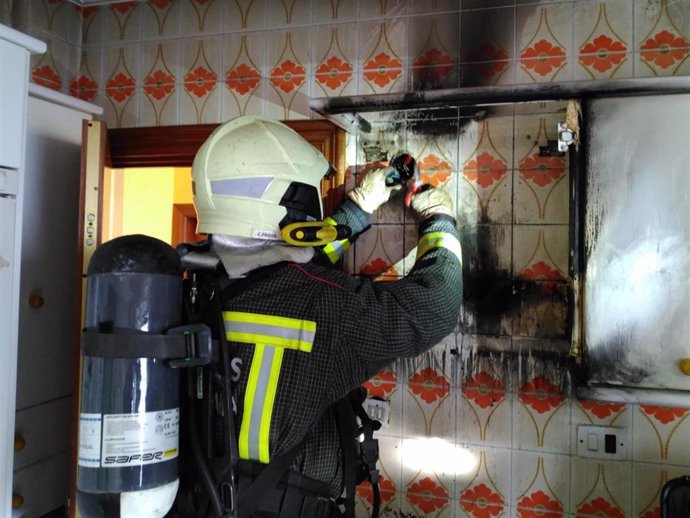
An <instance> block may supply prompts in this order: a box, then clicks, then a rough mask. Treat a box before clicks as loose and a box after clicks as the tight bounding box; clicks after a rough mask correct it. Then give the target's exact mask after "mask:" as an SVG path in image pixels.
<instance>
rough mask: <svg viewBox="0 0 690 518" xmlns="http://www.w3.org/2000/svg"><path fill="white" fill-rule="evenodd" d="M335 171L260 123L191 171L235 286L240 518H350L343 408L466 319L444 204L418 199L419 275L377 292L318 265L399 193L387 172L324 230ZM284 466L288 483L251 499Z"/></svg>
mask: <svg viewBox="0 0 690 518" xmlns="http://www.w3.org/2000/svg"><path fill="white" fill-rule="evenodd" d="M329 170H331V167H330V166H329V164H328V162H327V161H326V159H325V158H324V156H323V155H322V154H321V153H319V152H318V151H317V150H316V149H315V148H314V147H313V146H312V145H311V144H309V143H308V142H307V141H306V140H304V139H303V138H302V137H301V136H300V135H298V134H297V133H296V132H294V131H293V130H292V129H290V128H288V127H287V126H286V125H284V124H282V123H280V122H277V121H273V120H269V119H266V118H262V117H257V116H244V117H240V118H237V119H234V120H232V121H230V122H227V123H225V124H223V125H221V126H220V127H219V128H218V129H217V130H216V131H214V133H213V134H212V135H211V136H210V137H209V138H208V139H207V140H206V142H205V143H204V144H203V145H202V147H201V148H200V150H199V152H198V153H197V155H196V158H195V160H194V165H193V169H192V176H193V186H194V205H195V208H196V212H197V217H198V228H197V231H198V233H201V234H207V235H208V242H209V243H210V248H211V252H212V256H214V257H217V258H218V259H219V264H220V268H221V269H222V272H223V274H222V275H223V276H224V277H226V278H227V280H228V282H227V283H226V286H225V287H224V288H223V289H222V290H221V291H220V302H219V303H220V305H221V312H222V321H223V327H224V336H223V337H222V338H223V340H224V341H226V342H227V347H228V348H229V349H230V355H231V358H232V359H231V365H232V377H233V388H232V390H233V394H234V396H233V397H234V401H235V403H234V407H235V411H236V412H235V413H236V421H235V422H236V438H237V449H238V452H239V457H240V459H241V462H240V463H239V466H238V474H237V477H238V481H239V489H238V495H239V496H238V495H234V496H235V501H234V502H235V503H234V504H233V506H234V507H237V506H238V505H237V502H240V504H239V507H240V512H239V513H238V514H237V515H238V516H240V518H246V517H247V516H275V517H282V518H291V517H306V518H309V517H314V518H317V517H318V518H323V517H329V516H333V517H335V516H342V514H341V513H342V509H341V508H339V507H338V504H337V503H336V502H337V499H338V498H339V497H340V496H341V493H342V492H343V486H344V485H348V484H347V483H348V481H347V480H345V479H346V478H348V476H347V475H344V474H343V460H342V456H343V455H344V453H345V452H344V449H346V448H344V447H343V443H342V437H341V435H339V431H338V415H337V410H336V408H335V407H334V404H335V403H336V402H338V401H341V400H343V398H345V397H346V396H347V395H348V394H350V393H351V391H353V389H356V388H357V387H359V386H361V384H362V383H364V382H365V381H366V380H368V379H370V378H371V377H372V376H373V375H374V374H376V373H377V372H378V371H379V370H381V369H382V368H383V367H385V366H387V365H390V364H391V362H393V361H394V360H395V359H397V358H403V357H404V358H413V357H415V356H417V355H418V354H420V353H422V352H424V351H426V350H428V349H429V348H431V347H432V346H433V345H435V344H437V343H438V342H439V341H440V340H441V339H442V338H444V337H445V336H447V335H448V334H449V333H450V332H451V331H452V330H453V328H454V325H455V322H456V319H457V316H458V314H459V310H460V305H461V299H462V275H461V273H462V272H461V263H462V260H461V250H460V243H459V235H458V230H457V229H456V221H455V214H454V211H453V208H452V203H451V200H450V197H449V196H448V194H447V193H446V192H445V191H443V190H440V189H434V188H430V189H427V190H423V191H421V192H419V193H418V194H416V195H414V196H413V197H412V199H411V207H412V209H413V210H414V212H415V213H416V214H417V216H418V218H419V238H418V245H417V258H416V261H415V264H414V267H413V268H412V270H411V271H410V272H409V274H408V275H406V276H405V277H404V278H402V279H400V280H397V281H394V282H372V281H371V280H369V279H366V278H353V277H351V276H349V275H347V274H345V273H344V272H342V271H340V270H338V269H336V268H332V267H328V266H327V265H322V264H320V262H323V260H324V259H325V260H326V262H330V263H333V264H335V263H336V262H337V261H338V260H339V259H340V258H341V256H342V254H343V253H344V252H345V251H346V250H347V249H348V248H349V246H350V244H351V243H352V242H353V241H354V240H355V239H356V238H357V236H358V235H359V234H361V233H362V232H363V231H364V230H366V229H367V228H368V227H369V216H370V215H371V214H372V213H373V212H374V211H375V210H376V209H377V208H378V207H380V206H381V205H382V204H384V203H385V202H387V201H388V200H389V198H390V197H391V195H392V194H393V193H394V192H395V191H396V190H398V189H400V185H399V184H398V185H388V183H390V182H387V181H386V179H387V178H389V177H390V175H391V170H390V168H382V169H378V170H374V171H371V172H369V173H368V174H366V175H365V176H364V178H363V179H362V181H361V182H360V184H359V186H358V187H356V188H355V189H353V190H352V191H351V192H350V193H349V194H348V196H347V199H346V200H345V201H344V202H343V203H342V204H341V205H340V207H339V208H338V209H337V210H336V211H335V213H334V214H332V215H331V216H330V217H329V218H326V219H324V218H323V214H322V201H321V192H320V185H321V181H322V179H323V178H324V176H325V175H326V174H327V173H328V172H329ZM286 229H288V230H289V231H288V232H286ZM323 236H330V237H326V238H325V241H328V242H324V239H323ZM334 238H335V239H334ZM331 239H332V240H331ZM300 240H303V241H304V242H300ZM305 244H306V245H309V246H301V245H305ZM313 244H316V245H317V246H312V245H313ZM216 295H218V293H215V292H214V296H216ZM341 433H342V432H341ZM278 460H280V462H282V463H283V464H284V465H285V466H286V469H285V471H286V473H285V474H281V475H280V476H281V479H280V482H279V483H274V482H272V483H271V484H270V487H265V483H264V486H262V487H259V489H257V486H255V487H254V488H253V489H252V488H251V485H252V483H253V482H255V481H257V480H260V477H259V473H262V472H264V471H266V472H267V471H268V468H269V467H271V466H272V465H275V463H277V462H278ZM287 468H289V469H287ZM278 471H281V470H278ZM349 485H350V486H351V485H352V482H351V481H349ZM246 495H251V497H247V496H246ZM257 495H259V498H258V499H257V498H256V496H257ZM243 496H245V500H243ZM247 498H248V499H249V500H251V502H249V503H248V502H247ZM256 500H258V501H256ZM235 512H237V511H236V510H235ZM242 513H244V514H242ZM352 513H353V511H352V510H351V509H349V510H346V515H349V516H352V515H353V514H352ZM211 514H213V513H211Z"/></svg>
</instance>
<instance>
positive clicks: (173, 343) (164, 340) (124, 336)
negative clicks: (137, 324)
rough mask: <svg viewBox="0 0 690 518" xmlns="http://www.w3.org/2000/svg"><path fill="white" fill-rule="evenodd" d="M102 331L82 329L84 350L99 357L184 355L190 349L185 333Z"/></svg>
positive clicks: (177, 356) (166, 356)
mask: <svg viewBox="0 0 690 518" xmlns="http://www.w3.org/2000/svg"><path fill="white" fill-rule="evenodd" d="M127 331H128V332H120V333H118V332H116V333H99V332H98V331H96V330H95V329H86V330H84V332H83V333H82V335H81V337H82V341H81V343H82V352H83V353H84V355H85V356H95V357H99V358H161V359H170V358H184V357H185V356H186V353H187V346H186V341H185V337H184V336H182V335H154V334H150V333H140V332H134V331H132V330H127Z"/></svg>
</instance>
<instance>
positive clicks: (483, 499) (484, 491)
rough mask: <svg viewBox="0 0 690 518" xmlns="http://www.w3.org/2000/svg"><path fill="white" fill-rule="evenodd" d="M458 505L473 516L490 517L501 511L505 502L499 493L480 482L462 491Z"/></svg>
mask: <svg viewBox="0 0 690 518" xmlns="http://www.w3.org/2000/svg"><path fill="white" fill-rule="evenodd" d="M460 506H461V507H462V508H463V509H464V510H465V512H467V513H468V514H469V515H470V516H472V517H474V518H492V517H495V516H500V515H501V514H502V513H503V511H504V509H505V506H506V502H505V500H504V499H503V497H502V496H501V495H500V494H499V493H497V492H496V491H494V490H493V489H491V488H490V487H489V486H487V485H486V484H483V483H480V484H477V485H475V486H472V487H469V488H467V489H465V490H464V491H463V492H462V494H461V495H460Z"/></svg>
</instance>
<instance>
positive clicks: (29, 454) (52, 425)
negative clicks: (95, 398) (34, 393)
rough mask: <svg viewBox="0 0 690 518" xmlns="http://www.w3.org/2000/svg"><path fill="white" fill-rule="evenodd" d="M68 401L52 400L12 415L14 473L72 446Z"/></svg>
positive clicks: (70, 407) (68, 399)
mask: <svg viewBox="0 0 690 518" xmlns="http://www.w3.org/2000/svg"><path fill="white" fill-rule="evenodd" d="M72 401H73V399H72V397H66V398H61V399H56V400H54V401H50V402H48V403H44V404H42V405H37V406H34V407H31V408H27V409H26V410H21V411H20V412H17V414H16V423H15V442H16V441H17V440H19V442H20V444H19V446H21V449H19V451H16V450H17V445H16V444H15V453H14V470H15V471H17V470H20V469H22V468H25V467H27V466H29V465H31V464H33V463H35V462H37V461H39V460H41V459H45V458H47V457H51V456H53V455H55V454H57V453H62V452H69V451H70V449H71V446H72Z"/></svg>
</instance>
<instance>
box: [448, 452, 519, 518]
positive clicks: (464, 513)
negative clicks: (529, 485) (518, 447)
mask: <svg viewBox="0 0 690 518" xmlns="http://www.w3.org/2000/svg"><path fill="white" fill-rule="evenodd" d="M469 449H470V451H471V452H472V454H473V455H474V459H475V462H476V463H477V464H476V467H475V469H473V470H469V471H467V472H465V473H459V474H458V475H456V482H455V487H456V494H457V497H458V499H459V503H458V508H457V510H458V512H457V513H456V516H459V517H468V518H473V517H474V516H478V515H487V516H503V514H501V513H504V512H506V511H507V510H508V508H509V505H510V501H511V477H512V458H511V457H512V455H511V452H510V450H509V449H502V448H500V449H499V448H478V447H472V446H470V447H469ZM506 515H508V516H509V515H510V513H509V512H508V513H507V514H506Z"/></svg>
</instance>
